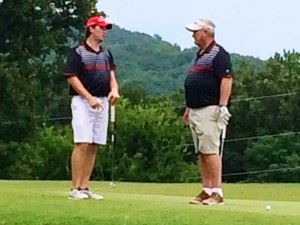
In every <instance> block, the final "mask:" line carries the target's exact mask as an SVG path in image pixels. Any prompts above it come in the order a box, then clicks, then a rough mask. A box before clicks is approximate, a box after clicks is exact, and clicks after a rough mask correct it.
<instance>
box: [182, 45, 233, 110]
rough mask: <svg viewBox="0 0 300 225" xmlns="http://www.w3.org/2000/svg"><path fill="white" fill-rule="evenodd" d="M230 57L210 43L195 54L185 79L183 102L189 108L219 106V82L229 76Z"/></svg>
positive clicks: (218, 46)
mask: <svg viewBox="0 0 300 225" xmlns="http://www.w3.org/2000/svg"><path fill="white" fill-rule="evenodd" d="M231 72H232V71H231V62H230V56H229V54H228V53H227V52H226V51H225V49H224V48H223V47H222V46H220V45H218V44H217V43H216V42H212V43H211V44H210V45H209V46H208V47H207V48H206V50H205V52H203V53H202V54H199V51H198V52H197V53H196V54H195V56H194V58H193V60H192V63H191V66H189V67H188V70H187V76H186V79H185V84H184V87H185V100H186V106H187V107H189V108H193V109H194V108H201V107H205V106H209V105H219V99H220V84H221V83H220V81H221V78H222V77H224V76H231Z"/></svg>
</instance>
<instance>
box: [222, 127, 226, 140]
mask: <svg viewBox="0 0 300 225" xmlns="http://www.w3.org/2000/svg"><path fill="white" fill-rule="evenodd" d="M226 128H227V126H226V125H225V126H224V127H223V129H222V139H223V140H225V138H226Z"/></svg>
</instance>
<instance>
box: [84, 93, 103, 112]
mask: <svg viewBox="0 0 300 225" xmlns="http://www.w3.org/2000/svg"><path fill="white" fill-rule="evenodd" d="M88 103H89V104H90V106H91V107H92V108H93V109H97V110H100V111H101V110H103V106H102V105H101V103H100V102H99V101H98V100H97V99H96V98H95V97H93V96H92V97H91V98H89V99H88Z"/></svg>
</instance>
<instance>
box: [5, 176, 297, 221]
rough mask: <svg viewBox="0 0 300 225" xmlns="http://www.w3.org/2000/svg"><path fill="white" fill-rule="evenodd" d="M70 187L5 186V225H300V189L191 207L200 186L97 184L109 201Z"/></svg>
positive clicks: (231, 189) (256, 188)
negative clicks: (75, 194) (73, 196)
mask: <svg viewBox="0 0 300 225" xmlns="http://www.w3.org/2000/svg"><path fill="white" fill-rule="evenodd" d="M69 185H70V182H67V181H5V180H0V225H73V224H74V225H96V224H103V225H106V224H107V225H125V224H126V225H127V224H128V225H148V224H149V225H154V224H159V225H165V224H166V225H167V224H168V225H185V224H186V225H190V224H201V225H208V224H213V225H218V224H220V225H221V224H222V225H240V224H241V225H250V224H251V225H252V224H253V225H254V224H255V225H268V224H270V225H271V224H272V225H277V224H282V225H299V224H300V184H224V186H223V188H224V193H225V205H223V206H201V205H189V204H187V202H188V200H189V199H190V197H192V196H193V195H195V194H196V193H197V192H198V191H199V184H158V183H150V184H148V183H126V182H117V183H116V188H113V187H111V186H110V185H109V182H92V183H91V186H92V188H93V190H94V191H96V192H99V193H102V194H103V195H104V197H105V200H104V201H96V200H68V199H67V194H68V191H69V190H68V189H69ZM267 205H270V206H271V209H270V210H267V209H266V206H267Z"/></svg>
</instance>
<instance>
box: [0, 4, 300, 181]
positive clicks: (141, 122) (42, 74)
mask: <svg viewBox="0 0 300 225" xmlns="http://www.w3.org/2000/svg"><path fill="white" fill-rule="evenodd" d="M95 3H96V1H52V2H51V4H49V1H46V0H44V1H43V0H42V1H23V2H22V3H19V2H18V1H16V0H9V1H5V0H4V1H3V2H2V3H0V21H1V22H0V40H1V41H0V179H47V180H48V179H53V180H57V179H69V159H70V154H71V150H72V131H71V128H70V109H69V103H70V101H69V97H68V86H67V82H66V80H65V78H64V77H63V75H62V73H63V66H64V62H65V58H66V55H67V53H68V51H69V49H70V48H71V47H74V46H75V45H76V44H77V43H78V41H79V40H80V39H81V38H82V37H83V20H84V19H85V18H86V17H87V15H88V14H89V12H90V11H91V10H92V9H93V8H94V7H95ZM8 17H9V18H10V20H7V18H8ZM104 45H105V46H107V47H108V48H109V49H110V50H111V51H112V52H113V54H114V57H115V61H116V63H117V66H118V67H117V76H118V80H119V83H120V91H121V95H122V98H121V99H120V101H119V103H118V105H117V114H116V116H117V118H116V140H115V143H114V145H112V144H111V142H110V140H108V145H107V146H102V147H101V148H100V149H99V151H98V154H99V155H98V159H97V162H96V166H95V170H94V173H93V178H94V179H97V180H99V179H100V180H110V179H111V178H112V177H111V176H112V175H113V177H114V179H116V180H126V181H145V182H191V181H197V180H198V179H199V178H198V172H197V166H196V164H195V155H194V149H193V144H192V139H191V136H190V132H189V130H188V129H187V128H184V127H183V123H182V121H181V115H182V109H183V81H184V77H185V70H186V67H187V65H188V64H189V62H190V61H191V58H192V55H193V53H194V51H195V48H190V49H180V47H179V46H178V45H176V44H175V45H174V44H170V43H168V42H166V41H164V40H162V39H161V38H160V37H159V36H158V35H154V36H150V35H147V34H143V33H139V32H130V31H127V30H125V29H123V28H120V27H118V26H117V25H115V26H114V27H113V29H112V30H111V31H110V32H109V33H108V35H107V39H106V40H105V43H104ZM231 58H232V62H233V66H234V88H233V95H232V101H231V105H230V111H231V113H232V115H233V116H232V118H231V121H230V125H229V127H228V132H227V140H226V142H225V149H224V157H223V161H224V172H223V173H224V180H225V181H228V182H238V181H245V182H246V181H260V182H299V179H300V169H299V165H300V138H299V132H300V121H299V120H300V116H299V111H300V102H299V101H300V100H299V88H300V76H299V74H300V53H299V52H295V51H293V50H290V51H284V52H283V53H274V56H273V57H271V58H270V59H268V60H266V61H262V60H260V59H257V58H254V57H249V56H247V57H246V56H241V55H238V54H234V53H232V54H231Z"/></svg>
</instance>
